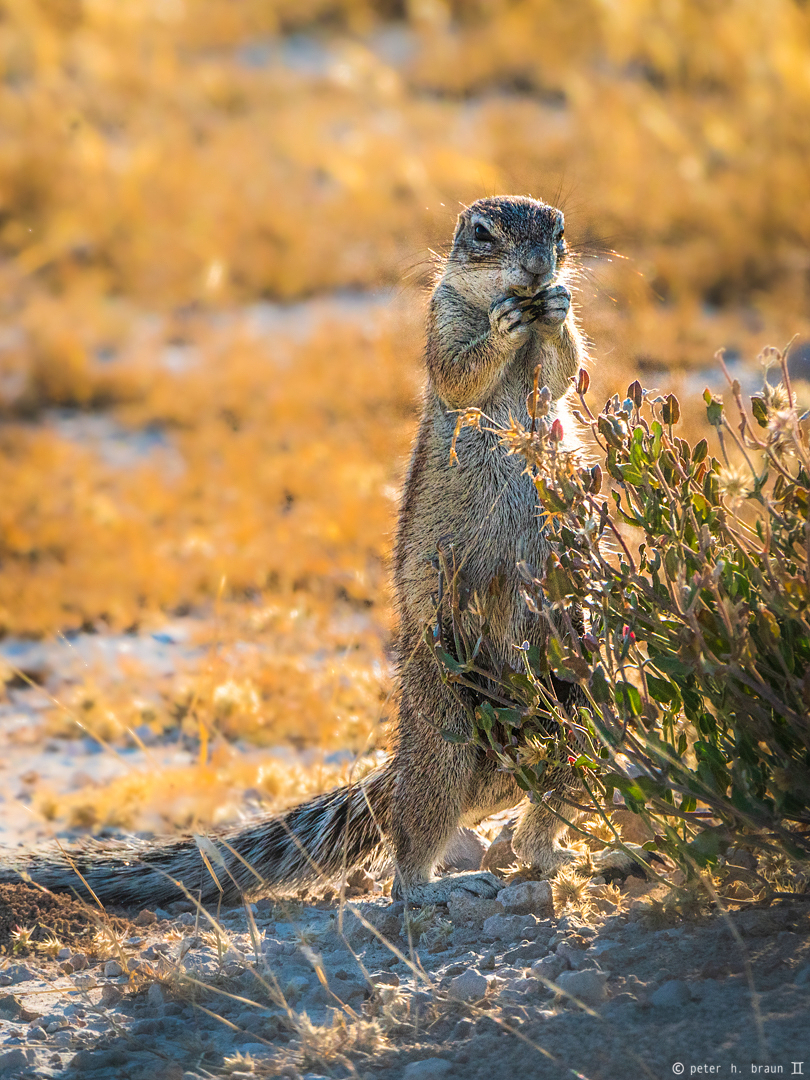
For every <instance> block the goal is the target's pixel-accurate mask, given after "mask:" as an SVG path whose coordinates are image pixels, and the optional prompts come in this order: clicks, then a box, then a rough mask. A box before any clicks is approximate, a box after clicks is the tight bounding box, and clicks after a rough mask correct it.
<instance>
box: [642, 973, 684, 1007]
mask: <svg viewBox="0 0 810 1080" xmlns="http://www.w3.org/2000/svg"><path fill="white" fill-rule="evenodd" d="M691 1000H692V995H691V993H690V991H689V987H688V986H687V984H686V983H685V982H683V981H682V980H681V979H669V980H668V981H667V982H665V983H662V984H661V986H659V987H658V989H657V990H656V991H655V993H654V994H652V995H651V997H650V1004H651V1005H654V1006H655V1008H657V1009H679V1008H681V1007H682V1006H683V1005H688V1004H689V1002H690V1001H691Z"/></svg>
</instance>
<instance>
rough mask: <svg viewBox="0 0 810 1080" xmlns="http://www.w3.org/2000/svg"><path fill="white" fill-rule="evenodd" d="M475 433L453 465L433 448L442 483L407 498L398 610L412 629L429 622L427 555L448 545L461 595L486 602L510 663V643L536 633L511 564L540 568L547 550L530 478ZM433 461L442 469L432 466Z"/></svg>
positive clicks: (431, 579) (434, 582) (433, 582)
mask: <svg viewBox="0 0 810 1080" xmlns="http://www.w3.org/2000/svg"><path fill="white" fill-rule="evenodd" d="M476 436H477V441H476V443H475V444H473V445H470V444H468V445H467V446H465V447H463V450H464V451H465V452H464V453H463V454H461V453H460V454H459V464H458V465H455V466H452V467H451V466H449V463H448V458H449V447H448V448H447V453H445V448H441V450H440V452H439V454H437V458H439V460H437V461H435V463H434V468H433V469H432V470H431V474H432V476H433V477H436V476H437V475H438V476H442V478H443V484H442V485H441V487H437V486H435V485H433V484H431V485H429V486H426V487H425V488H423V489H422V490H421V491H420V492H419V494H418V497H417V498H416V499H415V501H414V504H413V506H412V516H411V518H410V520H411V527H410V528H409V529H408V530H407V532H408V535H407V538H406V539H405V538H403V539H404V540H405V542H404V543H403V555H404V559H403V563H402V566H401V569H400V572H399V574H398V581H397V586H398V593H399V601H400V611H401V613H402V614H403V615H404V614H406V613H407V615H408V616H409V618H408V619H407V622H408V623H409V624H410V625H411V626H413V627H414V629H416V628H417V627H420V628H421V627H424V626H426V625H430V624H431V623H432V622H433V621H435V617H436V612H435V596H436V593H437V589H438V574H437V570H436V568H435V564H434V556H435V554H436V551H437V549H438V547H439V546H440V545H441V547H442V548H443V549H444V550H445V551H447V552H448V554H449V548H450V547H452V559H453V561H454V562H455V566H456V568H457V572H458V574H459V583H460V584H461V585H462V588H463V592H464V593H466V594H467V595H470V596H471V595H472V594H473V593H478V595H479V596H480V597H481V598H482V599H484V598H486V597H490V603H491V605H492V617H491V620H490V625H491V628H492V631H493V635H494V637H495V638H496V639H497V644H498V646H499V649H498V651H499V652H502V653H503V656H502V659H504V660H508V659H510V658H511V660H512V662H514V660H515V656H514V648H513V645H514V643H515V642H521V641H524V640H526V639H528V640H532V641H535V640H539V639H540V638H542V633H543V631H542V627H541V626H540V620H539V619H538V618H537V616H536V615H533V614H532V612H530V611H529V609H528V607H527V606H526V604H525V601H524V600H523V598H522V596H521V591H520V587H521V581H522V579H521V577H520V574H519V572H518V569H517V564H518V562H526V563H528V564H530V566H531V567H532V568H533V569H535V570H537V571H540V570H542V567H543V564H544V562H545V558H546V555H547V552H548V547H547V544H546V541H545V539H544V537H543V530H542V524H541V520H540V517H539V513H538V506H537V496H536V492H535V489H534V485H533V483H532V481H531V478H530V477H528V476H527V475H526V474H525V473H524V472H523V469H522V466H521V464H520V463H519V462H518V460H517V459H515V458H508V457H507V456H506V455H505V454H503V452H502V451H501V450H500V448H498V449H496V450H495V453H494V454H493V452H492V447H491V446H486V445H485V443H486V441H488V440H484V439H482V438H481V436H480V435H478V434H477V433H476ZM440 463H441V465H442V466H443V468H441V467H436V466H439V465H440ZM419 632H421V630H420V631H419ZM507 654H509V655H507Z"/></svg>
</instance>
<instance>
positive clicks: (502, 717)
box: [495, 709, 523, 727]
mask: <svg viewBox="0 0 810 1080" xmlns="http://www.w3.org/2000/svg"><path fill="white" fill-rule="evenodd" d="M495 715H496V716H497V717H498V722H499V723H501V724H506V726H507V727H520V725H521V724H522V723H523V713H521V712H520V710H519V709H495Z"/></svg>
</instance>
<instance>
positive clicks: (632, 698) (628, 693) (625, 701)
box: [616, 682, 641, 716]
mask: <svg viewBox="0 0 810 1080" xmlns="http://www.w3.org/2000/svg"><path fill="white" fill-rule="evenodd" d="M616 705H617V707H618V709H619V711H620V712H629V713H630V715H631V716H641V694H639V692H638V690H637V689H636V688H635V686H633V684H632V683H629V682H620V683H617V684H616Z"/></svg>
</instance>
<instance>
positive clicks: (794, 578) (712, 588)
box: [426, 350, 810, 887]
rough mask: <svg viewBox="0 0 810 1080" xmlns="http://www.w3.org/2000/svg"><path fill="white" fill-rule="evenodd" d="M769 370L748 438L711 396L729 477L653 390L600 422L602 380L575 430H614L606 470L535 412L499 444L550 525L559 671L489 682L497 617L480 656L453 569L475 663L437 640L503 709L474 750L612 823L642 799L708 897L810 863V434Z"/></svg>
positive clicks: (448, 662) (550, 611)
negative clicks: (564, 764) (728, 865)
mask: <svg viewBox="0 0 810 1080" xmlns="http://www.w3.org/2000/svg"><path fill="white" fill-rule="evenodd" d="M763 359H764V361H765V364H766V375H765V381H764V386H763V390H762V392H761V393H760V394H757V395H756V396H754V397H753V398H752V399H751V411H750V414H749V413H748V412H746V409H745V407H744V405H743V402H742V397H741V391H740V386H739V383H737V382H736V381H732V380H731V379H730V378H729V384H730V388H731V396H732V398H733V402H734V404H733V413H734V418H733V420H730V419H729V418H728V417H727V415H726V412H725V409H724V405H723V401H722V400H721V399H719V398H716V397H713V396H712V395H711V394H710V393H709V391H708V390H707V391H706V392H705V393H704V395H703V397H704V401H705V405H706V410H707V414H708V420H709V423H710V424H711V425H712V426H713V427H714V429H715V431H716V433H717V436H718V442H719V453H720V460H718V458H716V457H713V456H712V455H711V454H710V452H709V446H708V443H707V440H706V439H701V440H700V441H699V442H698V443H697V444H696V445H695V446H690V445H689V443H688V442H687V441H686V440H685V439H682V438H679V437H678V435H677V434H676V429H677V425H678V422H679V419H680V406H679V403H678V400H677V399H676V398H675V397H674V396H673V395H672V394H670V395H668V396H654V395H653V394H651V393H649V392H647V391H646V390H643V389H642V387H641V386H640V384H639V383H638V382H634V383H633V384H632V385H631V386H630V387H629V388H628V391H627V397H626V398H625V400H624V401H621V400H619V398H618V396H617V397H614V398H613V399H612V400H610V401H608V402H607V404H606V405H605V408H604V409H603V411H602V412H601V413H600V414H599V415H598V416H594V415H593V413H592V412H591V411H590V409H589V407H588V404H587V401H586V393H587V389H588V376H587V373H586V372H585V371H581V372H580V374H579V380H578V385H577V393H578V395H579V398H580V401H581V408H582V411H581V412H579V411H577V412H575V414H574V415H575V416H576V417H577V418H578V419H579V420H580V421H584V422H586V423H587V424H589V425H590V426H591V427H592V429H593V431H594V434H595V436H596V439H597V442H598V443H599V446H600V447H601V451H602V454H603V455H604V459H603V463H602V465H601V466H600V465H593V466H591V465H590V464H586V463H585V460H584V455H583V454H582V453H580V452H568V451H566V450H564V449H562V442H561V439H562V426H561V423H560V421H559V420H555V421H554V422H553V423H552V422H551V419H550V416H549V402H550V394H548V393H547V392H542V391H541V392H540V393H539V394H536V395H535V420H534V423H533V424H532V428H533V429H534V430H526V429H524V428H522V427H521V426H520V425H519V424H517V423H513V424H512V425H511V426H510V427H509V428H508V429H495V428H490V429H489V430H497V433H498V435H499V436H500V439H501V441H502V443H503V446H504V448H505V450H506V452H508V453H512V454H519V455H521V456H522V457H523V458H524V459H525V461H526V464H527V468H528V469H529V470H530V472H531V475H532V476H533V478H534V482H535V486H536V488H537V493H538V498H539V502H540V506H541V508H542V510H543V512H544V516H545V527H546V530H547V534H548V537H549V546H550V552H549V555H548V558H547V560H546V565H545V566H544V567H541V568H535V567H530V566H526V565H522V566H521V572H522V574H523V576H524V578H525V592H524V594H525V599H526V602H527V603H528V604H529V606H530V607H531V608H532V609H533V610H535V611H536V612H538V615H539V617H542V618H544V619H545V620H546V621H547V623H548V627H549V644H548V648H547V651H546V655H545V656H544V655H541V654H539V652H538V650H536V649H529V648H528V646H527V645H524V647H523V655H522V660H523V669H522V670H520V671H518V670H514V671H512V670H508V671H506V672H501V673H498V674H497V675H496V674H495V673H492V672H486V671H484V670H482V669H480V668H479V667H478V666H477V665H478V657H479V656H480V655H482V654H483V652H482V648H481V645H482V642H484V641H485V639H486V634H487V625H486V613H485V612H482V613H481V618H480V633H479V634H478V635H477V640H476V641H474V642H473V641H470V636H469V632H468V633H467V634H466V635H465V634H464V633H463V632H462V631H461V625H460V624H461V620H460V619H458V618H457V615H458V605H457V600H456V598H455V597H454V593H453V582H454V580H455V577H456V575H455V574H454V571H453V567H452V566H451V565H449V564H448V560H449V559H450V558H451V556H450V555H448V553H446V552H445V553H441V554H440V556H439V558H440V562H441V567H442V571H443V578H444V581H445V584H444V588H443V600H444V602H446V603H447V604H449V607H450V609H451V611H453V612H454V613H455V616H456V617H454V619H453V627H454V642H453V645H452V646H450V645H448V644H447V643H446V642H444V641H441V640H439V639H438V637H437V636H436V635H435V634H434V633H428V634H427V635H426V640H427V641H428V642H429V643H430V645H431V647H432V648H433V649H434V651H435V655H436V658H437V662H438V663H439V665H440V667H441V669H442V672H443V677H444V678H445V679H446V680H447V681H448V682H449V683H450V684H451V685H452V684H457V685H459V686H465V685H466V686H470V687H475V688H476V690H477V691H478V692H479V693H480V694H482V695H483V696H484V698H485V699H486V700H485V701H484V703H483V704H481V705H480V706H479V707H478V708H476V709H475V711H474V714H471V730H472V733H473V734H472V738H473V740H474V741H475V742H477V743H478V744H480V745H481V746H483V747H485V748H486V750H487V752H488V753H489V754H490V755H494V756H496V757H497V758H498V759H499V761H500V764H501V767H503V768H504V769H507V770H508V771H510V772H512V773H513V774H514V776H515V778H516V779H517V781H518V783H519V784H520V785H521V786H522V787H523V788H524V789H526V790H527V791H530V792H533V793H534V794H535V796H536V797H541V798H542V796H543V794H544V791H545V788H544V774H545V772H546V770H547V769H548V768H549V766H550V765H552V764H556V763H559V762H560V761H566V760H567V761H568V762H570V763H572V764H573V766H574V768H575V769H576V770H577V771H578V773H579V775H580V776H581V777H582V779H583V782H584V784H585V785H586V787H587V789H588V791H589V792H590V794H591V797H592V798H593V800H594V802H595V805H596V806H598V807H600V808H601V812H602V813H603V814H605V813H606V812H607V811H608V810H609V809H610V808H611V807H612V804H613V799H612V796H613V792H614V790H615V789H618V790H619V791H621V793H622V795H623V796H624V801H625V803H626V804H627V806H628V807H629V808H630V809H631V810H633V811H635V812H636V813H638V814H640V815H641V816H642V817H643V818H645V820H646V821H647V822H648V823H649V824H651V825H652V826H653V827H654V829H655V832H656V834H657V835H656V839H655V840H654V841H651V842H650V844H649V845H647V846H648V847H655V848H657V849H658V850H659V851H661V852H663V853H664V854H666V855H668V856H670V857H671V858H672V859H673V860H674V861H675V863H676V864H678V865H679V866H680V867H681V868H682V869H683V870H684V871H685V872H686V874H687V876H694V875H695V874H696V873H697V872H699V871H700V870H701V868H704V867H707V866H710V867H716V866H718V864H721V865H722V863H723V862H724V856H725V854H726V852H727V851H728V850H729V848H730V847H733V846H736V845H739V844H740V843H743V844H744V845H745V847H747V848H749V849H750V850H752V851H757V852H759V853H760V854H761V855H764V857H765V858H766V859H767V858H771V859H772V858H773V856H774V855H775V856H777V857H781V858H783V859H784V858H785V857H787V858H788V859H790V860H804V859H806V858H807V856H808V854H810V828H808V826H810V719H808V716H809V715H810V605H809V604H808V598H809V597H808V593H809V592H810V578H809V577H808V552H809V551H810V529H809V528H808V498H810V454H808V415H807V414H805V416H803V417H800V416H799V415H798V413H797V410H796V407H795V402H794V397H793V394H792V391H791V390H790V382H789V379H788V373H787V368H786V365H785V361H784V357H783V356H782V354H780V353H778V352H777V351H776V350H768V351H767V352H766V354H764V357H763ZM772 366H778V367H780V368H781V371H782V378H783V381H782V382H781V383H780V384H779V385H777V386H772V385H771V384H770V383H769V382H768V375H767V370H768V367H772ZM470 424H474V425H481V426H486V424H487V419H486V417H485V416H483V415H482V414H480V413H478V412H477V411H475V410H471V411H468V412H467V413H465V414H463V415H462V416H461V417H460V419H459V429H460V428H461V427H462V426H465V425H470ZM604 472H606V473H607V474H608V476H609V478H610V481H609V482H610V485H611V488H612V490H610V491H609V493H608V494H607V497H605V495H604V494H603V493H602V490H601V489H602V486H603V473H604ZM606 486H607V485H606ZM572 684H573V686H574V687H577V688H578V691H577V692H574V693H572V692H571V689H570V687H571V685H572ZM566 687H568V690H567V692H566V689H565V688H566ZM572 702H573V703H574V704H572ZM799 887H801V886H799Z"/></svg>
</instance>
